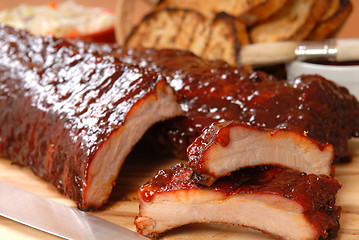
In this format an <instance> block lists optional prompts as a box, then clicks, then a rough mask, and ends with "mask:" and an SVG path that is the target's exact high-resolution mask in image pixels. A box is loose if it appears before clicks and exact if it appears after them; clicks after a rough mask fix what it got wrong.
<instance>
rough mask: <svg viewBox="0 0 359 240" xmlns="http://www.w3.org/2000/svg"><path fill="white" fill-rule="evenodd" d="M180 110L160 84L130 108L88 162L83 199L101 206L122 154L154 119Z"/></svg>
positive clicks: (134, 142) (169, 90)
mask: <svg viewBox="0 0 359 240" xmlns="http://www.w3.org/2000/svg"><path fill="white" fill-rule="evenodd" d="M180 113H181V110H180V107H179V105H178V104H177V102H176V101H175V97H174V94H173V91H172V89H171V88H170V87H168V86H166V87H164V88H163V87H160V89H158V88H157V89H156V92H155V93H154V94H151V95H149V96H147V98H145V99H141V100H140V102H137V103H136V104H135V105H134V107H133V108H132V109H131V111H130V114H129V115H128V116H127V117H126V120H125V123H124V125H123V126H121V127H120V128H119V129H118V130H116V132H114V133H112V135H111V136H110V137H109V139H108V140H107V141H106V142H105V143H104V144H103V146H102V147H101V149H100V150H99V151H98V152H97V154H96V156H95V157H94V159H93V162H92V163H91V166H90V169H89V177H88V184H89V188H88V192H87V193H85V201H86V202H87V203H88V204H89V205H90V206H101V205H102V204H103V203H104V202H105V201H106V200H107V199H108V197H109V195H110V193H111V191H112V188H113V185H114V183H115V180H116V178H117V176H118V174H119V172H120V169H121V167H122V164H123V163H124V161H125V159H126V156H127V155H128V154H129V153H130V151H131V150H132V148H133V147H134V145H135V144H136V143H137V142H138V141H139V140H140V139H141V137H142V136H143V135H144V133H145V132H146V131H147V130H148V129H149V128H150V127H151V126H152V125H153V124H154V123H156V122H159V121H162V120H165V119H168V118H171V117H174V116H177V115H179V114H180Z"/></svg>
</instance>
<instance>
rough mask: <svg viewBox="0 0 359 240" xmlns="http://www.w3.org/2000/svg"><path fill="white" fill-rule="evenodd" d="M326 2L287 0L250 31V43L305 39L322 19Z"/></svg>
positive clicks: (319, 0)
mask: <svg viewBox="0 0 359 240" xmlns="http://www.w3.org/2000/svg"><path fill="white" fill-rule="evenodd" d="M328 6H329V1H328V0H288V1H287V3H286V4H285V6H283V8H282V9H281V10H280V11H279V12H278V13H276V14H275V15H273V16H272V17H271V18H269V19H268V20H266V21H265V22H263V23H261V24H259V25H256V26H254V27H253V28H252V29H251V30H250V38H251V40H252V42H254V43H256V42H275V41H284V40H296V41H299V40H303V39H305V38H306V37H307V36H308V35H309V34H310V32H311V31H312V30H313V28H314V27H315V26H316V25H317V23H318V22H319V21H320V20H321V19H322V16H323V15H324V14H325V12H326V10H327V8H328Z"/></svg>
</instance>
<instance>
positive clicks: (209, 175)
mask: <svg viewBox="0 0 359 240" xmlns="http://www.w3.org/2000/svg"><path fill="white" fill-rule="evenodd" d="M187 155H188V165H189V166H190V167H192V168H194V169H195V170H196V171H197V173H199V174H200V175H201V176H203V177H204V180H205V181H204V183H205V184H211V183H212V182H213V181H214V180H215V179H217V178H220V177H222V176H225V175H229V174H230V173H231V172H233V171H236V170H239V169H240V168H244V167H248V166H256V165H280V166H285V167H289V168H292V169H296V170H298V171H300V172H305V173H309V174H310V173H313V174H326V175H329V174H331V172H332V170H331V169H332V162H333V159H334V150H333V147H332V145H330V144H325V145H321V144H320V143H319V142H317V141H314V140H312V139H311V138H309V137H306V136H304V135H301V134H298V133H296V132H293V131H288V130H272V131H270V130H263V129H261V128H259V127H253V126H248V125H245V124H242V123H238V122H222V123H213V124H211V125H210V126H209V127H207V128H205V129H204V130H203V132H202V134H201V135H200V136H199V137H198V138H197V139H196V140H195V141H194V142H193V143H192V144H191V145H190V146H189V147H188V149H187Z"/></svg>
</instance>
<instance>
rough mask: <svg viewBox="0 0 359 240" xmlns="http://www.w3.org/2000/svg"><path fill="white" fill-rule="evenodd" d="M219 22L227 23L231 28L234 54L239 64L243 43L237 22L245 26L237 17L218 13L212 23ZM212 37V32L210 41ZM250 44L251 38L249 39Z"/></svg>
mask: <svg viewBox="0 0 359 240" xmlns="http://www.w3.org/2000/svg"><path fill="white" fill-rule="evenodd" d="M219 20H223V21H225V22H226V23H227V24H228V25H229V27H230V28H231V32H232V35H233V36H234V52H235V56H234V59H235V62H236V63H237V64H238V63H239V51H240V49H241V45H242V43H241V42H240V39H239V38H238V33H239V31H238V29H237V26H236V24H235V22H236V21H238V22H241V23H243V25H244V22H243V21H242V20H240V19H236V18H235V17H233V16H231V15H229V14H227V13H226V12H219V13H217V14H216V15H215V17H214V19H213V21H212V24H214V23H215V22H216V21H219ZM211 36H212V32H211V35H210V36H209V39H210V38H211ZM248 43H249V37H248ZM243 44H245V43H243Z"/></svg>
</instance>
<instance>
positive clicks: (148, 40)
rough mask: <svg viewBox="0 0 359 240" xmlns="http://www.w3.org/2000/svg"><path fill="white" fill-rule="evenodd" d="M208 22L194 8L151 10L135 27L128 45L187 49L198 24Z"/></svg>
mask: <svg viewBox="0 0 359 240" xmlns="http://www.w3.org/2000/svg"><path fill="white" fill-rule="evenodd" d="M206 24H207V20H206V19H205V18H204V17H203V16H202V14H201V13H199V12H197V11H194V10H187V9H175V8H166V9H158V10H155V11H152V12H150V13H149V14H148V15H146V16H145V17H144V19H143V20H142V21H141V22H140V24H139V25H138V26H137V27H136V28H134V29H133V31H132V32H131V34H130V35H129V36H128V38H127V39H126V42H125V45H126V46H133V47H151V48H179V49H187V48H188V47H189V45H190V44H191V40H192V38H193V36H194V33H195V32H196V29H197V27H198V26H203V25H206Z"/></svg>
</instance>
